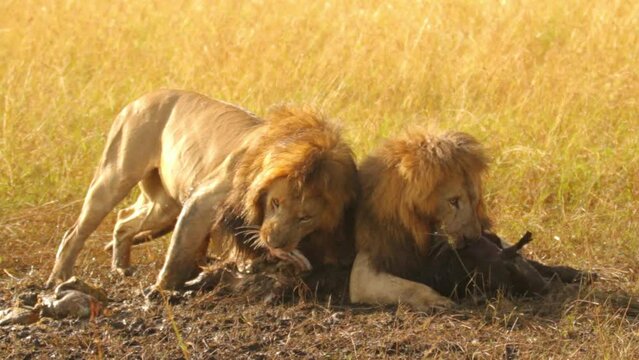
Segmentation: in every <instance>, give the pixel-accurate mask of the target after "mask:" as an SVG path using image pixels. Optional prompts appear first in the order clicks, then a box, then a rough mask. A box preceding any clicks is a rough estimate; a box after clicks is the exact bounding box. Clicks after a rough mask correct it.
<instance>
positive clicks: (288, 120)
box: [227, 106, 358, 262]
mask: <svg viewBox="0 0 639 360" xmlns="http://www.w3.org/2000/svg"><path fill="white" fill-rule="evenodd" d="M357 193H358V184H357V170H356V166H355V162H354V160H353V155H352V151H351V149H350V148H349V147H348V146H347V145H346V144H345V143H344V142H343V140H342V139H341V137H340V135H339V132H338V130H337V129H336V128H335V127H334V126H333V125H332V124H331V123H329V122H328V121H327V120H326V119H325V118H324V116H322V115H321V114H320V113H319V112H318V111H316V110H314V109H312V108H309V107H303V108H294V107H288V106H282V107H278V108H276V109H274V110H272V111H271V112H270V113H269V115H268V116H267V118H266V121H265V124H264V128H263V131H262V132H261V133H260V136H259V139H258V141H257V142H256V143H255V144H252V145H251V147H250V148H249V149H248V150H247V151H246V153H245V155H244V156H243V159H242V160H241V161H240V163H239V165H238V168H237V171H236V174H235V177H234V181H233V189H232V193H231V195H230V196H229V201H228V202H227V203H229V204H228V205H229V209H230V210H231V212H230V214H231V218H234V219H235V225H233V226H232V227H233V228H234V229H233V231H235V234H236V238H237V240H239V242H240V245H242V244H244V245H251V246H253V247H262V248H268V249H269V250H271V251H284V252H290V251H291V250H293V249H296V248H298V247H299V246H302V245H304V244H300V243H302V242H304V243H309V244H315V245H317V246H316V247H318V248H321V249H313V250H312V251H314V252H318V251H324V252H326V251H328V252H331V251H332V250H330V249H331V248H332V246H331V244H332V243H334V242H336V241H345V240H346V239H343V237H344V236H343V235H342V234H341V232H342V231H343V229H342V227H343V225H344V224H343V223H344V221H343V219H344V216H345V212H346V210H347V209H348V208H349V207H351V206H352V205H353V204H354V201H355V199H356V195H357ZM227 217H228V214H227ZM238 220H239V221H238ZM238 224H241V225H239V226H238ZM238 234H239V236H237V235H238ZM333 245H334V244H333ZM302 247H303V246H302ZM313 255H317V254H308V255H307V256H309V258H312V257H313ZM322 256H323V257H326V256H331V255H330V254H328V253H326V254H323V255H322ZM311 260H312V259H311ZM311 262H313V261H311Z"/></svg>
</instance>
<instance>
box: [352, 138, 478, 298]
mask: <svg viewBox="0 0 639 360" xmlns="http://www.w3.org/2000/svg"><path fill="white" fill-rule="evenodd" d="M486 168H487V158H486V155H485V153H484V150H483V149H482V146H481V145H480V144H479V142H477V140H475V139H474V138H473V137H472V136H470V135H468V134H465V133H461V132H448V133H444V134H442V135H434V134H431V133H429V132H427V131H425V130H422V129H413V130H412V131H410V132H408V133H406V134H404V135H403V136H401V137H398V138H396V139H392V140H388V141H387V142H386V143H384V144H383V145H382V146H380V147H379V148H378V149H377V150H376V151H374V152H373V153H372V154H371V155H370V156H369V157H368V158H366V159H365V160H364V161H363V162H362V164H361V166H360V170H359V177H360V184H361V200H360V202H359V206H358V210H357V222H356V230H355V232H356V249H357V253H358V255H357V257H358V258H359V259H358V260H356V263H355V268H354V269H353V276H352V277H351V300H352V301H354V302H378V303H392V302H397V301H405V302H408V303H409V304H411V305H413V306H414V307H416V308H422V309H423V308H428V307H430V306H436V305H445V304H448V303H449V302H448V301H447V300H446V299H443V298H442V297H440V296H438V295H437V294H436V292H434V291H433V290H432V289H430V288H428V289H426V288H427V287H426V286H424V285H423V284H418V283H416V282H415V281H416V279H417V278H418V276H419V271H420V267H421V265H422V264H424V263H425V262H426V261H428V253H429V243H430V239H431V236H433V234H434V232H435V231H437V229H438V223H439V221H440V219H438V215H437V211H436V210H437V208H436V205H437V204H436V203H435V198H436V196H437V195H438V194H437V193H436V192H437V191H438V189H439V187H440V185H441V184H443V183H445V182H446V181H447V180H448V179H452V178H453V177H455V178H463V179H466V182H465V184H468V185H469V186H471V187H473V193H477V197H478V199H479V201H478V202H477V204H476V205H474V206H476V208H475V209H474V211H472V212H471V214H472V215H471V216H474V217H477V218H478V219H477V220H478V221H479V222H480V223H481V226H482V227H483V228H488V227H489V226H490V221H489V219H488V217H487V216H486V211H485V209H484V204H483V202H482V201H481V198H482V197H481V176H482V174H483V172H484V171H485V170H486ZM468 191H470V190H468ZM375 281H377V282H378V284H376V285H373V283H374V282H375ZM398 284H401V285H402V286H403V288H402V289H403V290H402V293H401V294H400V293H399V290H397V291H396V292H397V293H393V292H392V291H391V290H388V289H391V288H393V286H395V287H397V286H399V285H398ZM384 288H386V290H384ZM411 293H414V295H411ZM389 299H391V300H389ZM428 299H430V300H428Z"/></svg>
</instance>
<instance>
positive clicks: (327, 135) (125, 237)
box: [49, 90, 357, 288]
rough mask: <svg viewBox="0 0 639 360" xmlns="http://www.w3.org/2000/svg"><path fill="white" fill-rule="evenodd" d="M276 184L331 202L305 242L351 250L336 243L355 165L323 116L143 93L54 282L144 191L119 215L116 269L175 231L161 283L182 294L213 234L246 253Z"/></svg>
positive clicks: (120, 121)
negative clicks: (113, 214) (137, 247)
mask: <svg viewBox="0 0 639 360" xmlns="http://www.w3.org/2000/svg"><path fill="white" fill-rule="evenodd" d="M277 179H288V180H290V182H285V183H287V184H288V183H290V184H292V185H291V186H294V187H295V188H296V189H299V190H300V193H303V194H307V195H308V194H311V195H314V196H319V197H321V198H323V199H324V200H325V201H324V202H323V204H325V206H324V208H323V210H322V211H321V214H322V216H321V218H322V221H321V223H320V225H319V226H318V227H317V228H316V229H314V231H312V232H311V234H310V235H309V236H308V237H309V238H313V239H310V240H309V241H305V242H303V243H307V242H308V243H312V244H315V245H317V247H318V248H319V249H321V250H322V251H325V252H326V254H329V253H330V254H333V253H334V252H336V251H338V250H334V251H333V250H326V249H331V248H335V249H342V248H346V249H347V248H348V246H345V245H344V244H341V243H339V244H338V243H337V242H339V241H344V240H345V239H347V238H346V237H345V236H344V235H340V232H341V231H343V229H344V226H343V225H344V223H345V222H344V220H343V218H344V214H345V212H346V209H348V208H349V207H351V205H352V204H353V202H354V201H355V198H356V195H357V175H356V168H355V164H354V161H353V158H352V154H351V150H350V149H349V148H348V146H346V145H345V144H344V143H343V142H342V140H341V138H340V136H339V131H338V130H337V129H336V128H334V127H333V126H332V125H330V124H329V123H328V122H327V121H326V119H324V117H323V116H322V115H321V114H320V113H319V112H317V111H315V110H313V109H311V108H295V107H290V106H284V107H280V108H277V109H276V110H274V111H273V112H271V113H270V115H269V116H268V117H267V119H266V120H262V119H259V118H257V117H256V116H254V115H253V114H251V113H249V112H247V111H245V110H243V109H241V108H238V107H236V106H233V105H230V104H227V103H224V102H221V101H216V100H212V99H209V98H207V97H205V96H203V95H200V94H196V93H192V92H185V91H176V90H162V91H157V92H154V93H151V94H148V95H145V96H143V97H142V98H140V99H138V100H136V101H134V102H132V103H131V104H129V105H128V106H126V107H125V108H124V109H123V110H122V112H121V113H120V114H119V115H118V117H117V119H116V121H115V123H114V125H113V126H112V128H111V131H110V133H109V137H108V139H107V143H106V146H105V150H104V154H103V157H102V160H101V163H100V166H99V167H98V170H97V171H96V173H95V176H94V179H93V181H92V183H91V186H90V187H89V190H88V192H87V196H86V198H85V202H84V204H83V208H82V211H81V214H80V216H79V218H78V220H77V222H76V223H75V224H74V226H73V227H72V228H71V229H69V231H67V233H66V234H65V236H64V238H63V239H62V242H61V244H60V248H59V249H58V253H57V256H56V263H55V266H54V269H53V271H52V273H51V276H50V278H49V284H50V285H51V284H54V283H56V282H59V281H63V280H66V279H67V278H69V277H70V276H71V274H72V270H73V266H74V263H75V260H76V258H77V256H78V254H79V252H80V250H81V249H82V247H83V244H84V242H85V240H86V239H87V237H88V236H89V235H90V234H91V233H92V232H93V231H94V230H95V228H96V227H97V226H98V225H99V223H100V222H101V221H102V219H103V218H104V217H105V216H106V215H107V214H108V213H109V212H110V211H112V209H113V208H114V207H115V206H116V205H117V204H118V203H119V202H120V201H121V200H122V199H123V198H124V197H125V196H126V195H127V194H128V193H129V192H130V190H131V189H132V188H133V187H134V186H135V185H136V184H137V185H138V186H139V187H140V189H141V195H140V197H139V198H138V201H137V202H136V203H135V204H134V205H132V206H131V207H129V208H127V209H124V210H122V211H121V212H120V213H119V216H118V223H117V224H116V227H115V230H114V238H113V242H112V244H113V245H112V248H113V268H114V270H118V271H119V272H122V271H124V270H126V268H128V267H129V266H130V250H131V245H132V243H133V242H134V240H135V241H136V242H139V241H140V239H141V238H144V237H146V238H149V239H150V238H152V237H155V236H159V235H161V234H163V233H166V232H167V231H170V230H171V229H173V228H174V231H173V235H172V238H171V243H170V246H169V250H168V253H167V256H166V260H165V263H164V266H163V268H162V271H161V272H160V274H159V276H158V280H157V283H156V286H157V287H160V288H175V287H179V286H181V285H182V284H183V283H184V281H186V280H187V279H188V278H189V277H190V276H192V273H193V272H194V271H197V265H198V262H199V261H200V259H202V258H203V254H204V253H205V251H206V245H207V243H208V239H209V236H210V235H211V233H213V234H222V235H220V236H224V235H227V236H228V235H230V236H232V237H233V239H234V243H235V245H237V246H239V247H240V248H242V249H247V248H248V245H247V244H246V243H245V242H246V241H247V238H246V236H242V235H241V234H242V231H243V230H245V229H247V228H252V229H254V228H259V227H260V225H261V222H262V216H263V213H264V210H263V206H264V204H262V203H261V202H260V197H261V196H262V195H263V194H264V193H265V192H268V191H269V186H271V184H272V183H273V182H274V181H276V180H277ZM289 200H290V201H303V199H297V198H296V199H289ZM298 240H299V239H298ZM294 243H297V240H295V241H294ZM351 244H352V242H351ZM253 245H255V244H254V243H253ZM257 245H258V246H262V247H265V245H264V244H261V243H259V244H257ZM300 248H301V245H300ZM318 251H319V250H318ZM331 256H332V257H338V256H337V255H336V254H333V255H331ZM316 260H317V261H323V260H324V259H323V258H322V259H316ZM330 261H333V259H331V260H330Z"/></svg>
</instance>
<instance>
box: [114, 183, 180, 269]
mask: <svg viewBox="0 0 639 360" xmlns="http://www.w3.org/2000/svg"><path fill="white" fill-rule="evenodd" d="M140 188H141V190H142V193H141V194H140V196H139V197H138V199H137V201H136V202H135V204H134V205H133V206H131V207H129V208H127V209H124V210H121V211H120V213H119V214H118V215H120V214H121V215H122V216H118V221H117V223H116V224H115V228H114V230H113V241H111V243H109V245H107V248H112V250H113V260H112V264H111V265H112V269H113V270H114V271H116V272H117V273H119V274H121V275H129V274H130V273H131V271H130V267H131V246H132V245H134V244H137V243H143V242H146V241H150V240H152V239H154V238H157V237H159V236H162V235H164V234H166V233H167V232H169V231H171V230H173V227H174V226H175V222H176V220H177V217H178V215H179V213H180V210H181V206H180V205H179V204H178V203H177V202H175V201H174V200H173V199H172V198H171V197H170V196H169V194H168V193H167V192H166V191H165V190H164V188H163V187H162V186H161V181H160V178H159V175H158V174H157V171H153V172H151V174H149V175H148V176H147V177H146V178H145V179H144V180H142V182H140Z"/></svg>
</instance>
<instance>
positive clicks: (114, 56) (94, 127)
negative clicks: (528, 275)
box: [0, 0, 639, 289]
mask: <svg viewBox="0 0 639 360" xmlns="http://www.w3.org/2000/svg"><path fill="white" fill-rule="evenodd" d="M0 58H1V59H2V61H0V125H1V129H0V131H1V132H0V217H7V216H11V214H13V213H14V212H16V211H17V210H19V209H24V208H28V207H33V206H37V205H40V204H43V203H47V202H49V201H52V200H57V201H62V202H66V201H71V200H75V199H79V198H82V197H83V192H84V190H85V188H86V187H87V185H88V183H89V181H90V178H91V175H92V173H93V171H94V168H95V166H96V164H97V160H98V157H99V155H100V152H101V149H102V146H103V144H104V138H105V134H106V132H107V130H108V128H109V126H110V124H111V121H112V119H113V118H114V116H115V114H116V113H117V112H118V111H119V110H120V108H121V107H122V106H124V105H125V104H126V103H127V102H129V101H131V100H133V99H135V98H136V97H138V96H140V95H142V94H143V93H145V92H148V91H151V90H154V89H157V88H185V89H192V90H196V91H199V92H202V93H205V94H208V95H210V96H212V97H216V98H221V99H224V100H227V101H231V102H234V103H237V104H240V105H242V106H244V107H246V108H248V109H251V110H254V111H255V112H257V113H258V114H263V113H264V111H265V109H267V108H268V107H269V106H270V105H271V104H274V103H278V102H283V101H293V102H301V103H314V104H316V105H319V106H320V107H322V108H323V109H324V110H325V111H326V112H327V113H329V114H330V115H332V116H334V117H336V118H338V119H341V122H342V123H343V124H344V131H345V132H346V134H347V137H348V139H349V141H350V142H351V143H352V145H353V147H354V149H355V150H356V152H357V154H358V156H360V157H361V156H363V155H364V154H366V152H367V151H368V150H370V149H371V148H372V147H373V146H375V145H376V144H377V143H378V141H379V140H380V139H382V138H383V137H386V136H392V135H393V134H395V133H397V132H398V131H399V130H401V129H402V128H403V127H405V126H406V125H407V124H425V125H429V126H431V125H434V126H437V127H439V128H441V129H458V130H464V131H468V132H470V133H472V134H474V135H475V136H477V137H478V138H479V139H481V140H482V141H484V142H485V143H486V144H487V146H488V147H489V149H490V153H491V155H492V157H493V165H492V170H491V175H490V177H489V178H488V179H487V180H486V181H487V185H486V186H487V197H488V202H489V204H490V207H491V213H492V215H493V216H494V217H495V218H496V220H497V229H498V231H499V232H500V233H503V234H505V235H507V236H510V237H515V236H516V235H517V234H518V233H521V232H523V231H524V230H525V229H530V230H532V231H533V232H535V234H536V237H537V239H538V240H537V242H536V245H535V246H534V248H535V249H536V251H538V254H539V256H541V257H555V258H557V259H561V260H563V261H566V262H570V263H572V264H575V265H580V266H601V267H605V266H622V267H624V268H631V269H634V270H635V272H636V271H639V250H638V249H639V240H638V239H637V234H638V233H639V221H638V220H637V217H638V216H639V213H638V209H639V3H638V2H635V1H616V0H593V1H585V0H583V1H578V0H563V1H556V0H539V1H532V0H528V1H527V0H517V1H511V0H501V1H492V0H446V1H369V0H367V1H354V0H350V1H326V2H323V1H293V0H290V1H266V0H264V1H259V0H257V1H246V2H244V1H195V0H194V1H183V0H174V1H147V0H127V1H80V0H78V1H71V0H69V1H53V0H37V1H36V0H5V1H2V2H0ZM558 252H560V253H561V254H560V255H559V254H557V253H558ZM632 284H633V285H632V286H634V288H635V289H637V288H639V286H638V285H637V281H636V279H635V281H634V282H633V283H632Z"/></svg>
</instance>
